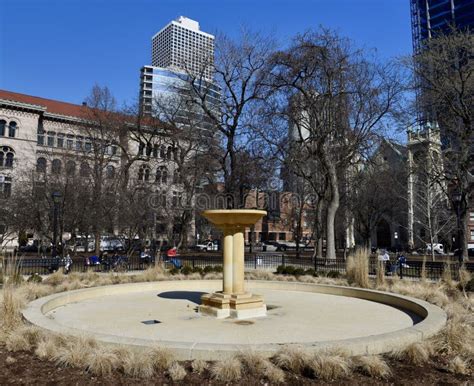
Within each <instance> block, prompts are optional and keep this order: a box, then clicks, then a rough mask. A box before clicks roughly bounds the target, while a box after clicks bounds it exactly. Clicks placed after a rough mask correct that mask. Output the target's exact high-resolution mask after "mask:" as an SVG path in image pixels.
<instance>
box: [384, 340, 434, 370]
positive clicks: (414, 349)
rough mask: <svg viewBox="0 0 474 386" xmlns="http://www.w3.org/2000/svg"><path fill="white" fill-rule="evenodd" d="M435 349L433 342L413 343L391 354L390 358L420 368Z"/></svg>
mask: <svg viewBox="0 0 474 386" xmlns="http://www.w3.org/2000/svg"><path fill="white" fill-rule="evenodd" d="M434 352H435V348H434V345H433V342H432V341H430V340H425V341H423V342H415V343H412V344H410V345H409V346H407V347H406V348H404V349H403V350H396V351H394V352H392V357H394V358H396V359H398V360H401V361H403V362H406V363H411V364H414V365H415V366H421V365H424V364H425V363H428V362H429V360H430V357H431V356H432V355H433V354H434Z"/></svg>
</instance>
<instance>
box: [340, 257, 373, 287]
mask: <svg viewBox="0 0 474 386" xmlns="http://www.w3.org/2000/svg"><path fill="white" fill-rule="evenodd" d="M369 255H370V254H369V251H368V250H367V249H364V248H360V249H357V250H356V251H355V253H354V254H353V255H350V256H349V257H348V259H347V266H346V275H347V280H348V281H349V283H353V284H356V285H357V286H359V287H361V288H369Z"/></svg>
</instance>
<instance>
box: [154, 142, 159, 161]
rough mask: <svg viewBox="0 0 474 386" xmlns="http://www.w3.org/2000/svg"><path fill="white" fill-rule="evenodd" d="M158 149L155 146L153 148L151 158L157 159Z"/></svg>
mask: <svg viewBox="0 0 474 386" xmlns="http://www.w3.org/2000/svg"><path fill="white" fill-rule="evenodd" d="M158 152H159V147H158V145H157V144H155V146H153V158H158Z"/></svg>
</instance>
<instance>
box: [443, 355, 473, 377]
mask: <svg viewBox="0 0 474 386" xmlns="http://www.w3.org/2000/svg"><path fill="white" fill-rule="evenodd" d="M448 370H449V371H450V372H451V373H453V374H460V375H470V374H471V365H470V361H469V360H466V359H463V358H461V357H460V356H459V355H457V356H455V357H454V358H453V359H452V360H450V361H449V362H448Z"/></svg>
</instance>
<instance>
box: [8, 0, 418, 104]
mask: <svg viewBox="0 0 474 386" xmlns="http://www.w3.org/2000/svg"><path fill="white" fill-rule="evenodd" d="M180 15H183V16H187V17H190V18H192V19H195V20H198V21H199V22H200V24H201V29H202V30H203V31H205V32H209V33H216V32H223V33H226V34H228V35H231V36H235V35H237V34H238V32H239V29H240V28H241V26H247V27H249V28H251V29H253V30H259V31H263V32H264V33H270V34H274V35H275V36H276V37H277V38H278V39H279V41H280V42H281V44H285V43H286V42H288V40H289V38H290V37H291V36H292V35H294V34H296V33H297V32H303V31H305V30H307V29H309V28H316V27H317V26H318V25H320V24H322V25H324V26H327V27H330V28H333V29H336V30H337V31H339V32H340V33H341V34H343V35H345V36H348V37H350V38H351V39H353V40H354V41H355V42H356V43H357V44H358V45H361V46H364V47H367V48H376V49H377V50H378V52H379V54H380V55H381V56H382V57H386V58H388V57H392V56H399V55H405V54H409V53H410V52H411V30H410V12H409V1H408V0H0V88H1V89H6V90H11V91H16V92H21V93H25V94H31V95H36V96H42V97H45V98H51V99H58V100H63V101H68V102H72V103H81V102H82V101H83V99H84V98H85V97H86V96H87V95H88V94H89V91H90V89H91V87H92V86H93V85H94V84H95V83H98V84H100V85H107V86H108V87H109V88H110V89H111V90H112V92H113V94H114V95H115V96H116V98H117V100H118V101H119V102H125V101H127V102H133V101H134V100H135V99H136V96H137V94H138V84H139V70H140V67H141V66H143V65H145V64H150V62H151V59H150V56H151V53H150V51H151V50H150V41H151V37H152V36H153V34H154V33H156V32H157V31H158V30H160V29H161V28H162V27H163V26H164V25H165V24H167V23H168V22H169V21H170V20H172V19H175V18H176V17H178V16H180Z"/></svg>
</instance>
